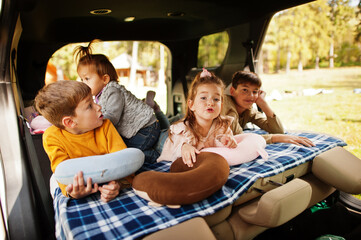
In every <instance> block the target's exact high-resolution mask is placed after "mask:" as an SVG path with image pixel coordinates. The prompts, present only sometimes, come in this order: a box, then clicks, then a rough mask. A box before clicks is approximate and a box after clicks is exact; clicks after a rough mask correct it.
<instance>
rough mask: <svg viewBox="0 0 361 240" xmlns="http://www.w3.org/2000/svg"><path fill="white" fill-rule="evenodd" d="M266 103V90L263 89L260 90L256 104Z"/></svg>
mask: <svg viewBox="0 0 361 240" xmlns="http://www.w3.org/2000/svg"><path fill="white" fill-rule="evenodd" d="M265 103H266V92H265V91H263V90H259V93H258V98H257V99H256V104H257V105H258V106H259V105H263V104H265Z"/></svg>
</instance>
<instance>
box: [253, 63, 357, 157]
mask: <svg viewBox="0 0 361 240" xmlns="http://www.w3.org/2000/svg"><path fill="white" fill-rule="evenodd" d="M260 77H261V79H262V81H263V88H264V90H265V91H266V92H267V96H268V97H271V96H272V95H275V93H276V92H274V91H275V90H277V91H278V93H280V95H279V96H281V98H282V99H281V100H269V101H268V102H269V104H270V106H271V108H272V109H273V110H274V111H275V112H276V114H277V115H278V116H279V117H280V119H281V120H282V123H283V124H284V126H285V128H286V129H289V130H308V131H317V132H323V133H328V134H331V135H334V136H336V137H339V138H341V139H343V140H344V141H345V142H346V143H347V146H346V147H345V148H346V149H347V150H348V151H350V152H352V153H353V154H354V155H355V156H357V157H358V158H360V159H361V93H359V94H356V93H354V92H353V90H354V89H356V88H360V89H361V67H347V68H335V69H319V70H304V71H303V72H298V71H297V70H295V71H291V72H290V73H287V74H286V73H279V74H262V75H260ZM310 89H314V90H321V89H322V90H324V91H323V93H319V94H316V95H312V94H310V95H308V96H307V95H305V94H304V91H305V90H306V91H308V92H311V91H310ZM272 93H273V94H272Z"/></svg>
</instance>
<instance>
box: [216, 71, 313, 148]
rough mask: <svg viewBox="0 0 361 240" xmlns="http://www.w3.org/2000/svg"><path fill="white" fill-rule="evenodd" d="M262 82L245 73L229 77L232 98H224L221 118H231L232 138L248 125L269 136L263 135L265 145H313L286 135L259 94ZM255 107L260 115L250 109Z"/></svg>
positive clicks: (305, 140) (306, 139) (256, 77)
mask: <svg viewBox="0 0 361 240" xmlns="http://www.w3.org/2000/svg"><path fill="white" fill-rule="evenodd" d="M261 86H262V81H261V79H260V78H259V77H258V75H257V74H255V73H252V72H246V71H238V72H236V73H235V74H234V75H233V77H232V86H231V88H230V94H231V96H227V95H226V96H225V101H224V104H223V109H222V114H223V115H229V116H232V117H233V118H234V120H233V122H232V125H231V129H232V131H233V134H235V135H236V134H240V133H242V132H243V128H244V126H245V125H246V124H247V123H248V122H251V123H253V124H255V125H257V126H258V127H259V128H261V129H263V130H265V131H267V132H269V133H271V134H266V135H262V136H263V137H264V138H265V140H266V142H267V143H276V142H284V143H293V144H297V145H305V146H307V147H312V146H314V144H313V143H312V141H310V140H309V139H308V138H305V137H299V136H292V135H285V134H284V129H283V126H282V123H281V121H280V119H279V118H278V117H277V116H276V114H275V113H274V112H273V110H272V109H271V108H270V106H269V105H268V104H267V102H266V100H265V96H266V93H265V92H264V91H262V90H260V88H261ZM254 103H256V104H257V105H258V106H259V107H260V108H261V109H262V111H263V112H264V113H265V115H266V116H264V115H263V113H261V112H259V111H258V110H256V109H253V108H252V105H253V104H254Z"/></svg>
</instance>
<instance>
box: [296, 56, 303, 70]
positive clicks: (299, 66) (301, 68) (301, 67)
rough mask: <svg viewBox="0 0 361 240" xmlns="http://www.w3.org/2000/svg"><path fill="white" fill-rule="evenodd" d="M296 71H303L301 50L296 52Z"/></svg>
mask: <svg viewBox="0 0 361 240" xmlns="http://www.w3.org/2000/svg"><path fill="white" fill-rule="evenodd" d="M297 68H298V71H299V72H302V71H303V64H302V52H301V51H299V52H298V67H297Z"/></svg>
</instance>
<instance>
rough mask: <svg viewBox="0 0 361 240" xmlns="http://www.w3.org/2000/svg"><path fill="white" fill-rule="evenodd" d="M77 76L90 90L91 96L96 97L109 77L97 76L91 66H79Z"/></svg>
mask: <svg viewBox="0 0 361 240" xmlns="http://www.w3.org/2000/svg"><path fill="white" fill-rule="evenodd" d="M78 74H79V77H80V78H81V80H82V81H83V82H84V83H85V84H86V85H88V86H89V87H90V88H91V90H92V95H93V96H96V95H97V94H98V93H99V92H100V91H101V90H102V89H103V88H104V87H105V86H106V85H107V84H108V82H109V76H108V75H104V76H99V75H98V73H97V72H96V69H95V67H94V66H93V65H80V66H79V67H78Z"/></svg>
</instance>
